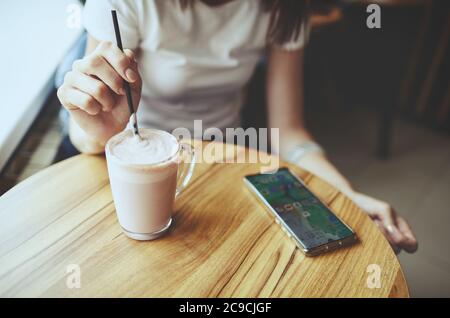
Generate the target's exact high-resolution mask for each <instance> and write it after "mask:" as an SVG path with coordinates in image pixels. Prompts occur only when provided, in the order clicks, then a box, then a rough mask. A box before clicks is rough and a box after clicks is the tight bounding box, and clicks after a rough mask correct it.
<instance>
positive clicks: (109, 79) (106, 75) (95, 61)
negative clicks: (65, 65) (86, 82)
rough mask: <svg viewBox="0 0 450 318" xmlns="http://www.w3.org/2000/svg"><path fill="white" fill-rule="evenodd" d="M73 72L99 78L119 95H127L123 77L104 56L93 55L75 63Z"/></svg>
mask: <svg viewBox="0 0 450 318" xmlns="http://www.w3.org/2000/svg"><path fill="white" fill-rule="evenodd" d="M73 70H74V71H78V72H80V73H84V74H86V75H90V76H94V77H96V78H98V79H99V80H101V81H102V82H103V83H105V84H106V85H108V87H109V88H110V89H111V90H112V91H113V92H115V93H116V94H118V95H124V94H125V92H124V90H123V79H122V77H120V75H119V74H117V72H116V71H115V70H114V68H112V67H111V65H109V64H108V62H107V61H106V60H105V59H104V58H103V57H102V56H99V55H96V54H91V55H90V56H88V57H86V58H84V59H82V60H78V61H75V63H74V64H73Z"/></svg>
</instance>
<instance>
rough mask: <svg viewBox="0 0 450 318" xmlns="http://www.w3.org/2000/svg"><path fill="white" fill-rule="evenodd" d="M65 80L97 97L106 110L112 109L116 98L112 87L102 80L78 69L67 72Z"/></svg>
mask: <svg viewBox="0 0 450 318" xmlns="http://www.w3.org/2000/svg"><path fill="white" fill-rule="evenodd" d="M65 82H67V83H68V84H69V85H71V86H72V87H73V88H76V89H78V90H80V91H82V92H85V93H87V94H88V95H90V96H92V97H94V98H95V100H96V101H97V102H98V103H99V104H100V105H101V107H102V110H103V111H105V112H108V111H111V110H112V108H113V106H114V104H115V99H114V97H113V94H114V93H113V92H112V91H111V89H110V88H109V87H108V86H107V85H106V84H105V83H103V82H102V81H100V80H98V79H95V78H93V77H91V76H88V75H86V74H83V73H81V72H78V71H72V72H69V73H67V75H66V78H65Z"/></svg>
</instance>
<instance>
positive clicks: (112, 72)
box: [58, 42, 142, 144]
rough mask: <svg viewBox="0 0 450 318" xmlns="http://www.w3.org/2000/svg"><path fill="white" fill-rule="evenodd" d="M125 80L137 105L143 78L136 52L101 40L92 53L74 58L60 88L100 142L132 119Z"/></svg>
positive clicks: (83, 126) (63, 98)
mask: <svg viewBox="0 0 450 318" xmlns="http://www.w3.org/2000/svg"><path fill="white" fill-rule="evenodd" d="M123 80H125V81H127V82H129V83H130V86H131V89H132V96H133V103H134V106H135V109H136V108H137V105H138V104H139V100H140V98H141V89H142V80H141V76H140V74H139V71H138V67H137V62H136V59H135V55H134V53H133V52H132V51H131V50H124V52H122V51H121V50H120V49H119V48H118V47H117V46H116V45H115V44H112V43H110V42H100V43H99V45H98V46H97V47H96V49H95V50H94V51H93V52H92V53H90V54H88V55H86V56H85V57H84V58H83V59H81V60H78V61H75V63H74V64H73V69H72V71H71V72H69V73H68V74H67V75H66V77H65V79H64V84H63V85H62V86H61V87H60V88H59V89H58V98H59V100H60V101H61V103H62V105H63V106H64V107H65V108H66V109H67V110H68V111H69V112H70V114H71V116H72V119H73V120H74V121H75V123H76V124H77V125H78V126H79V127H80V128H81V129H82V130H83V131H84V132H85V133H86V134H87V135H89V137H90V138H92V140H95V141H96V142H98V143H100V144H105V143H106V142H107V141H108V139H109V138H111V137H112V136H114V135H115V134H117V133H119V132H120V131H122V130H123V129H124V128H125V127H126V125H127V123H128V121H129V119H130V112H129V110H128V105H127V99H126V96H125V91H124V89H123Z"/></svg>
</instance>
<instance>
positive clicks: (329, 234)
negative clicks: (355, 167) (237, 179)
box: [244, 168, 357, 256]
mask: <svg viewBox="0 0 450 318" xmlns="http://www.w3.org/2000/svg"><path fill="white" fill-rule="evenodd" d="M244 180H245V182H246V184H247V185H248V186H249V188H250V189H251V190H252V191H253V192H254V193H255V194H256V196H257V197H258V198H259V199H260V200H261V201H262V202H263V203H264V205H265V206H266V207H267V208H268V211H269V212H271V214H273V216H275V221H276V222H277V223H278V224H280V225H281V228H282V230H284V231H285V232H286V234H287V235H288V236H289V237H291V238H292V239H293V240H294V242H295V243H296V244H297V246H298V247H299V248H300V249H301V250H302V251H303V252H304V253H305V254H306V255H307V256H315V255H318V254H322V253H325V252H328V251H332V250H335V249H337V248H340V247H343V246H348V245H351V244H353V243H355V242H356V241H357V236H356V234H355V232H354V231H353V230H352V229H351V228H350V227H349V226H348V225H347V224H345V223H344V222H343V221H342V220H340V219H339V218H338V217H337V216H336V215H335V214H334V213H333V212H332V211H331V209H330V208H329V207H328V206H327V205H326V204H324V203H323V202H322V201H321V200H320V199H319V198H317V197H316V196H315V195H314V194H313V193H312V192H311V191H310V190H309V189H308V188H307V187H306V186H305V184H304V183H303V182H302V181H301V180H300V179H299V178H297V177H296V176H295V175H294V174H293V173H291V172H290V171H289V169H287V168H281V169H278V171H277V172H276V173H274V174H255V175H249V176H246V177H245V179H244Z"/></svg>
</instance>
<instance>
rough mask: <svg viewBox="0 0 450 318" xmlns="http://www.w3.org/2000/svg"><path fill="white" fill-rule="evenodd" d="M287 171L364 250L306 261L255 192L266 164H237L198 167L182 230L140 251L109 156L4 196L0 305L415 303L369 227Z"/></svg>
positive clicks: (178, 212) (178, 215)
mask: <svg viewBox="0 0 450 318" xmlns="http://www.w3.org/2000/svg"><path fill="white" fill-rule="evenodd" d="M200 145H201V142H196V147H199V146H200ZM236 149H237V152H236V155H238V154H242V153H247V154H248V153H249V150H246V149H244V148H239V147H238V148H236ZM250 151H253V150H250ZM282 165H283V166H289V167H290V168H291V169H292V171H294V172H295V173H297V174H298V176H300V177H301V178H302V179H303V180H305V182H306V184H307V185H308V186H309V187H310V188H311V189H312V190H313V191H314V192H315V193H316V194H317V195H318V196H319V197H320V198H321V199H323V200H324V201H325V202H326V203H328V204H329V205H330V207H331V208H332V209H333V210H334V211H335V213H336V214H337V215H338V216H339V217H341V218H342V219H343V220H344V221H345V222H346V223H347V224H349V225H350V226H351V227H352V228H353V229H354V230H355V231H356V233H357V234H358V237H359V240H360V241H359V243H358V244H356V245H354V246H352V247H349V248H343V249H340V250H337V251H334V252H331V253H328V254H323V255H321V256H317V257H306V256H304V255H303V254H302V252H301V251H299V250H298V249H297V248H296V247H295V245H294V243H293V242H292V241H291V240H290V239H289V238H288V237H287V236H286V235H285V234H284V232H283V231H282V230H281V229H280V227H279V226H278V225H277V224H276V223H275V222H274V220H273V219H272V218H271V217H270V216H269V214H268V213H267V212H266V211H265V208H264V207H263V205H261V204H260V203H259V201H257V199H256V198H255V197H254V196H253V195H252V194H251V193H250V191H249V190H248V189H247V188H246V187H245V185H244V182H243V177H244V176H245V175H247V174H252V173H258V172H259V169H260V164H238V163H209V164H207V163H200V164H198V165H197V167H196V171H195V174H194V177H193V179H192V181H191V183H190V185H189V186H188V188H187V189H186V190H185V191H184V192H183V194H182V195H181V196H180V197H179V199H178V200H177V202H176V205H175V212H174V224H173V226H172V229H171V231H170V232H169V233H168V234H167V235H166V236H164V237H163V238H161V239H158V240H155V241H150V242H138V241H134V240H131V239H129V238H127V237H126V236H125V235H124V234H123V233H122V231H121V228H120V226H119V224H118V221H117V218H116V214H115V209H114V203H113V200H112V196H111V191H110V186H109V180H108V175H107V169H106V162H105V159H104V157H102V156H87V155H80V156H77V157H74V158H72V159H69V160H66V161H63V162H61V163H58V164H56V165H53V166H51V167H49V168H47V169H45V170H44V171H42V172H40V173H38V174H36V175H34V176H32V177H31V178H29V179H27V180H25V181H24V182H22V183H20V184H19V185H17V186H16V187H14V188H13V189H11V190H10V191H9V192H7V193H6V194H4V195H3V196H2V197H1V198H0V218H1V222H0V296H3V297H19V296H25V297H29V296H30V297H408V296H409V293H408V288H407V284H406V281H405V278H404V276H403V273H402V270H401V267H400V264H399V262H398V260H397V258H396V256H395V254H394V253H393V252H392V249H391V248H390V246H389V244H388V242H387V241H386V240H385V239H384V237H383V236H382V234H381V233H380V231H379V230H378V228H377V227H376V226H375V224H374V223H373V222H372V221H371V220H370V219H369V217H368V216H367V215H366V214H365V213H364V212H362V211H361V210H360V209H359V208H357V207H356V206H355V205H354V204H353V203H352V202H351V201H350V200H348V199H347V198H346V197H345V196H344V195H342V194H340V193H339V192H338V191H337V190H335V189H334V188H332V187H331V186H329V185H328V184H326V183H325V182H323V181H322V180H320V179H318V178H317V177H315V176H313V175H311V174H309V173H307V172H305V171H303V170H301V169H299V168H298V167H295V166H292V165H289V164H286V163H282ZM372 264H375V265H372ZM374 266H375V271H374ZM376 269H379V271H377V270H376ZM74 275H75V276H74ZM374 275H375V276H374ZM377 278H379V284H376V282H375V281H374V279H377ZM374 282H375V283H374Z"/></svg>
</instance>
